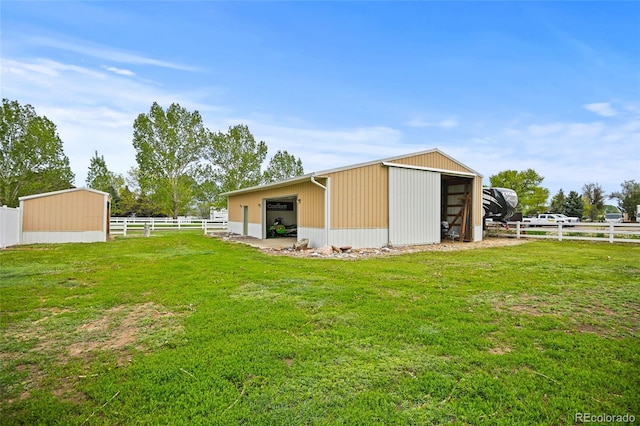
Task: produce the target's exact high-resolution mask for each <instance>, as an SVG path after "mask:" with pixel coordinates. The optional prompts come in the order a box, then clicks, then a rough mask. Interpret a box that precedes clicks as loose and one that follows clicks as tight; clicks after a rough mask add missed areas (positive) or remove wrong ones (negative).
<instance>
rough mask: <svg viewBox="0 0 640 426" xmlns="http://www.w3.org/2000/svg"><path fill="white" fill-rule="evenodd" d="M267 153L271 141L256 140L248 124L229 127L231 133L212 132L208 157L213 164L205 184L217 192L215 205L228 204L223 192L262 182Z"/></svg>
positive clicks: (205, 186)
mask: <svg viewBox="0 0 640 426" xmlns="http://www.w3.org/2000/svg"><path fill="white" fill-rule="evenodd" d="M266 156H267V144H266V143H265V142H263V141H260V142H256V140H255V138H254V137H253V135H252V134H251V132H250V131H249V127H247V126H246V125H243V124H239V125H236V126H232V127H229V131H228V132H227V133H222V132H217V133H212V134H210V137H209V143H208V145H207V148H206V157H207V159H209V161H210V162H211V165H210V169H209V170H208V171H207V173H206V174H207V175H208V176H207V180H206V182H204V184H203V187H204V188H205V191H206V192H208V193H209V194H211V195H212V196H213V199H214V205H215V206H217V207H223V206H225V205H226V200H225V199H224V198H223V197H220V196H219V194H220V193H223V192H228V191H234V190H236V189H241V188H247V187H250V186H255V185H259V184H260V183H261V181H262V173H261V167H262V162H263V161H264V159H265V158H266Z"/></svg>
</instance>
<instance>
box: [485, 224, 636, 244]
mask: <svg viewBox="0 0 640 426" xmlns="http://www.w3.org/2000/svg"><path fill="white" fill-rule="evenodd" d="M508 225H509V226H508V229H505V228H500V227H497V226H495V225H494V226H493V227H490V228H488V230H487V233H488V234H489V235H496V236H515V237H516V238H537V239H551V240H558V241H564V240H583V241H605V242H609V243H640V224H636V223H577V224H575V226H574V225H571V226H567V225H566V224H562V223H559V224H557V225H545V226H531V225H530V224H528V223H523V222H509V223H508Z"/></svg>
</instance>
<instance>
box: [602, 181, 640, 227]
mask: <svg viewBox="0 0 640 426" xmlns="http://www.w3.org/2000/svg"><path fill="white" fill-rule="evenodd" d="M620 186H621V187H622V189H621V190H620V191H616V192H612V193H611V194H610V195H609V198H610V199H612V198H616V199H617V200H618V207H619V208H620V210H622V211H623V212H625V213H627V214H628V215H629V220H630V221H632V222H635V221H636V220H637V219H638V218H637V217H636V211H637V210H636V209H637V207H636V206H638V205H640V182H636V181H635V180H625V181H624V182H623V183H621V184H620Z"/></svg>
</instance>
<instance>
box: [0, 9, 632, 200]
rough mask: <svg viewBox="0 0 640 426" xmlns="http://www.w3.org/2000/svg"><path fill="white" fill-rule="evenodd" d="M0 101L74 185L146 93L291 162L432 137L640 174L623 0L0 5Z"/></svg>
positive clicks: (553, 170)
mask: <svg viewBox="0 0 640 426" xmlns="http://www.w3.org/2000/svg"><path fill="white" fill-rule="evenodd" d="M0 20H1V21H0V23H1V36H0V37H1V52H0V54H1V75H0V78H1V80H0V90H1V92H2V97H3V98H8V99H11V100H17V101H19V102H20V103H21V104H31V105H33V106H34V107H35V109H36V111H37V113H38V114H40V115H46V116H47V117H49V118H50V119H51V120H52V121H53V122H54V123H55V124H56V125H57V127H58V132H59V134H60V137H61V138H62V140H63V142H64V150H65V153H66V154H67V155H68V156H69V159H70V161H71V166H72V169H73V171H74V173H75V174H76V185H78V186H82V185H84V181H85V178H86V173H87V167H88V165H89V159H90V158H91V157H92V155H93V153H94V151H96V150H97V151H98V153H99V154H101V155H104V157H105V160H106V162H107V165H108V167H109V168H110V169H111V170H113V171H116V172H119V173H123V174H126V172H127V171H128V170H129V169H130V168H131V167H133V166H135V165H136V163H135V151H134V149H133V147H132V143H131V139H132V134H133V121H134V120H135V118H136V116H137V115H138V114H140V113H146V112H148V111H149V108H150V106H151V104H152V103H153V102H154V101H156V102H158V103H159V104H160V105H162V106H164V107H168V106H169V105H170V104H171V103H173V102H178V103H180V104H181V105H182V106H184V107H186V108H188V109H190V110H198V111H199V112H200V113H201V115H202V117H203V119H204V123H205V126H207V127H208V128H209V129H210V130H212V131H226V130H227V129H228V127H229V126H232V125H235V124H240V123H242V124H247V125H248V126H249V129H250V130H251V132H252V133H253V134H254V136H255V137H256V139H259V140H264V141H265V142H266V143H267V145H268V146H269V155H273V154H274V153H275V152H276V151H277V150H287V151H289V153H291V154H294V155H295V156H297V157H300V158H301V159H302V162H303V165H304V168H305V172H312V171H320V170H326V169H331V168H335V167H339V166H344V165H349V164H354V163H359V162H363V161H369V160H375V159H379V158H385V157H390V156H395V155H400V154H405V153H411V152H416V151H422V150H426V149H432V148H439V149H440V150H442V151H444V152H445V153H447V154H449V155H451V156H452V157H454V158H456V159H458V160H459V161H461V162H462V163H464V164H466V165H467V166H469V167H471V168H472V169H474V170H476V171H477V172H479V173H481V174H482V175H484V177H485V183H486V184H488V183H489V177H490V176H491V175H493V174H496V173H498V172H500V171H503V170H508V169H512V170H513V169H515V170H525V169H528V168H533V169H535V170H536V171H537V172H538V173H539V174H540V175H542V176H544V178H545V179H544V181H543V183H542V185H543V186H545V187H547V188H549V190H550V191H551V194H552V195H553V194H555V193H556V192H557V191H558V190H559V189H560V188H562V189H563V190H564V191H565V192H568V191H570V190H576V191H581V189H582V186H583V185H584V184H585V183H591V182H593V183H599V184H600V185H602V187H603V189H604V190H605V192H607V193H608V192H611V191H617V190H619V189H620V184H621V183H622V182H623V181H624V180H630V179H635V180H636V181H640V2H480V1H478V2H471V1H469V2H463V1H459V2H430V1H425V2H359V1H358V2H356V1H354V2H339V1H332V2H214V1H197V2H196V1H194V2H189V1H181V2H147V1H135V2H127V1H113V2H33V1H32V2H15V1H3V2H2V3H0Z"/></svg>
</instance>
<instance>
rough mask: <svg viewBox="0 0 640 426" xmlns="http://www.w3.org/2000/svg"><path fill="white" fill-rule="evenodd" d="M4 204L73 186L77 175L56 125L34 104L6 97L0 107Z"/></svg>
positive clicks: (0, 175) (0, 179) (0, 193)
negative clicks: (41, 115)
mask: <svg viewBox="0 0 640 426" xmlns="http://www.w3.org/2000/svg"><path fill="white" fill-rule="evenodd" d="M0 144H1V148H0V205H3V204H4V205H7V206H11V207H15V206H17V205H18V197H20V196H22V195H29V194H35V193H41V192H48V191H56V190H60V189H67V188H70V187H71V186H72V184H73V179H74V175H73V173H72V172H71V167H70V166H69V159H68V158H67V156H66V155H65V154H64V151H63V149H62V140H61V139H60V137H59V136H58V133H57V132H56V126H55V124H53V122H51V121H50V120H49V119H48V118H47V117H40V116H38V115H37V114H36V112H35V110H34V108H33V107H32V106H31V105H26V106H22V105H20V104H19V103H18V102H17V101H9V100H7V99H3V100H2V109H1V110H0Z"/></svg>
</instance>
